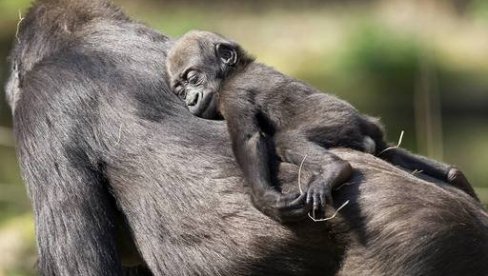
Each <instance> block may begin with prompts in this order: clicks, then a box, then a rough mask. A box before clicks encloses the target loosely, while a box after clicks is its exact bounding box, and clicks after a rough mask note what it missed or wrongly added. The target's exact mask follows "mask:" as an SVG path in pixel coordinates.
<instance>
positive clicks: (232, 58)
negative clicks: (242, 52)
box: [215, 43, 237, 66]
mask: <svg viewBox="0 0 488 276" xmlns="http://www.w3.org/2000/svg"><path fill="white" fill-rule="evenodd" d="M215 52H216V53H217V57H218V58H219V59H220V61H221V62H222V63H223V64H224V65H227V66H233V65H235V64H236V63H237V51H236V47H234V46H233V45H231V44H225V43H219V44H217V45H215Z"/></svg>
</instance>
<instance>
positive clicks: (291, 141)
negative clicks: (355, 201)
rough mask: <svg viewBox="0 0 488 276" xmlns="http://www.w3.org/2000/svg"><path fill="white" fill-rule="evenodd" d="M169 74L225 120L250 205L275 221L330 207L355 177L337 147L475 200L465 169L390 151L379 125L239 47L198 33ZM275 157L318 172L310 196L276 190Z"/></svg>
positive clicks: (209, 113) (191, 101)
mask: <svg viewBox="0 0 488 276" xmlns="http://www.w3.org/2000/svg"><path fill="white" fill-rule="evenodd" d="M167 71H168V73H169V76H170V82H171V85H172V87H173V89H174V92H175V93H176V94H177V95H178V96H179V97H180V98H181V99H182V100H184V101H185V103H186V105H187V106H188V108H189V110H190V111H191V112H192V113H193V114H194V115H196V116H199V117H202V118H205V119H220V118H225V120H226V121H227V125H228V129H229V133H230V137H231V140H232V147H233V151H234V155H235V157H236V159H237V161H238V163H239V165H240V167H241V169H242V171H243V172H244V175H245V177H246V179H247V181H248V183H249V184H250V186H251V198H252V201H253V203H254V205H255V206H256V207H257V208H258V209H259V210H261V211H262V212H263V213H265V214H267V215H268V216H270V217H271V218H273V219H275V220H278V221H285V222H286V221H292V220H296V219H300V218H302V217H303V215H304V214H306V213H307V212H309V210H310V208H312V211H313V215H314V217H316V218H319V217H322V214H323V213H324V211H325V208H326V204H327V203H331V202H332V196H331V191H332V189H333V188H334V187H335V186H337V185H340V184H342V183H344V182H346V181H347V180H348V179H349V178H350V176H351V174H352V171H353V170H352V167H351V166H350V165H349V163H348V162H347V161H345V160H343V159H341V158H339V157H338V156H337V155H335V154H333V153H331V152H330V151H329V150H328V149H330V148H334V147H347V148H352V149H356V150H360V151H364V152H368V153H371V154H375V155H377V156H379V157H381V158H383V159H385V160H387V161H389V162H390V163H392V164H394V165H397V166H400V167H402V168H404V169H407V170H411V171H414V170H417V171H421V172H422V173H424V174H426V175H428V176H431V177H434V178H437V179H440V180H442V181H447V182H449V183H452V184H453V185H455V186H457V187H459V188H461V189H462V190H464V191H465V192H466V193H468V194H469V195H471V196H473V197H475V198H476V195H475V193H474V191H473V189H472V188H471V186H470V184H469V183H468V181H467V180H466V178H465V177H464V175H463V173H462V172H461V171H460V170H458V169H456V168H454V167H452V166H449V165H447V164H443V163H440V162H437V161H434V160H430V159H427V158H424V157H421V156H417V155H414V154H412V153H410V152H408V151H406V150H403V149H400V148H397V147H389V145H388V144H387V143H386V142H385V140H384V136H385V135H384V131H383V127H382V125H381V124H380V123H379V122H378V120H377V119H375V118H371V117H369V116H366V115H363V114H361V113H359V112H358V111H357V110H356V109H355V108H354V107H353V106H351V105H350V104H349V103H347V102H345V101H343V100H341V99H338V98H336V97H334V96H332V95H329V94H326V93H323V92H321V91H318V90H316V89H314V88H312V87H310V86H308V85H306V84H304V83H303V82H300V81H298V80H295V79H293V78H291V77H288V76H286V75H284V74H282V73H280V72H278V71H276V70H274V69H272V68H270V67H267V66H265V65H263V64H260V63H257V62H254V60H253V59H252V58H251V57H249V56H248V55H247V54H246V53H245V51H243V50H242V49H241V47H240V46H239V45H237V44H236V43H234V42H232V41H229V40H227V39H225V38H223V37H221V36H219V35H217V34H214V33H209V32H201V31H194V32H190V33H188V34H186V35H185V36H183V37H182V38H180V39H179V40H178V41H177V42H176V45H174V46H173V48H172V50H171V51H170V53H169V56H168V61H167ZM269 141H272V143H270V142H269ZM270 144H274V147H275V148H273V149H272V148H271V147H272V146H270ZM273 150H275V151H276V154H277V156H278V157H279V158H280V159H281V160H283V161H285V162H289V163H293V164H296V165H303V167H304V168H305V169H307V170H310V171H314V172H315V175H314V177H313V178H312V180H311V182H310V183H309V185H308V190H307V191H306V193H302V194H283V193H281V191H280V190H279V189H277V188H276V187H275V185H273V183H272V179H271V175H272V174H271V172H270V171H271V170H270V165H269V164H270V162H271V161H272V158H273V157H272V154H271V152H273ZM302 163H303V164H302Z"/></svg>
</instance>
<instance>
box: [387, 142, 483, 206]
mask: <svg viewBox="0 0 488 276" xmlns="http://www.w3.org/2000/svg"><path fill="white" fill-rule="evenodd" d="M379 157H381V158H383V159H385V160H387V161H388V162H390V163H392V164H393V165H397V166H399V167H402V168H404V169H407V170H412V171H414V170H418V171H421V172H422V173H424V174H426V175H429V176H431V177H434V178H437V179H439V180H441V181H444V182H447V183H449V184H451V185H453V186H454V187H456V188H458V189H461V190H463V191H464V192H466V193H467V194H468V195H470V196H472V197H473V198H475V199H476V200H478V201H479V199H478V197H477V196H476V193H475V192H474V189H473V187H472V186H471V184H470V183H469V181H468V180H467V179H466V177H465V176H464V174H463V172H462V171H461V170H459V169H458V168H456V167H454V166H451V165H448V164H444V163H442V162H439V161H436V160H432V159H429V158H426V157H423V156H420V155H416V154H413V153H411V152H409V151H407V150H404V149H401V148H395V147H392V148H387V149H384V150H383V151H380V152H379Z"/></svg>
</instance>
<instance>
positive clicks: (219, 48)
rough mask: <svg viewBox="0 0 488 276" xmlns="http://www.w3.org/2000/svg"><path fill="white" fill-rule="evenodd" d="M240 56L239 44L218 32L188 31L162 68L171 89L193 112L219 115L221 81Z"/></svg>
mask: <svg viewBox="0 0 488 276" xmlns="http://www.w3.org/2000/svg"><path fill="white" fill-rule="evenodd" d="M243 58H245V53H244V52H243V51H242V50H241V48H240V47H239V45H237V44H236V43H234V42H232V41H230V40H228V39H226V38H224V37H222V36H220V35H218V34H215V33H211V32H204V31H191V32H188V33H187V34H185V35H184V36H183V37H181V38H180V39H178V40H177V41H176V43H175V45H174V46H173V47H172V48H171V50H170V52H169V54H168V58H167V62H166V69H167V72H168V75H169V79H170V85H171V88H172V89H173V91H174V93H175V94H176V95H177V96H178V97H179V98H180V99H182V100H183V101H184V102H185V103H186V105H187V106H188V109H189V110H190V112H191V113H193V114H194V115H196V116H199V117H202V118H206V119H216V118H219V117H220V112H219V110H218V92H219V89H220V87H221V83H222V81H224V80H225V78H226V77H227V76H228V75H229V74H230V73H231V72H232V71H233V70H234V69H235V68H236V67H238V65H239V64H240V62H241V60H243Z"/></svg>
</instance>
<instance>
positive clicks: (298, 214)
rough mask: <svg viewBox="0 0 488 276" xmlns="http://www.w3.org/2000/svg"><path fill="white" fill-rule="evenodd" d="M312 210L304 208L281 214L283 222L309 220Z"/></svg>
mask: <svg viewBox="0 0 488 276" xmlns="http://www.w3.org/2000/svg"><path fill="white" fill-rule="evenodd" d="M309 212H310V208H307V206H304V207H303V208H297V209H292V210H289V211H287V212H284V213H282V214H281V219H282V221H290V222H291V221H299V220H303V219H305V218H307V214H308V213H309Z"/></svg>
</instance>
